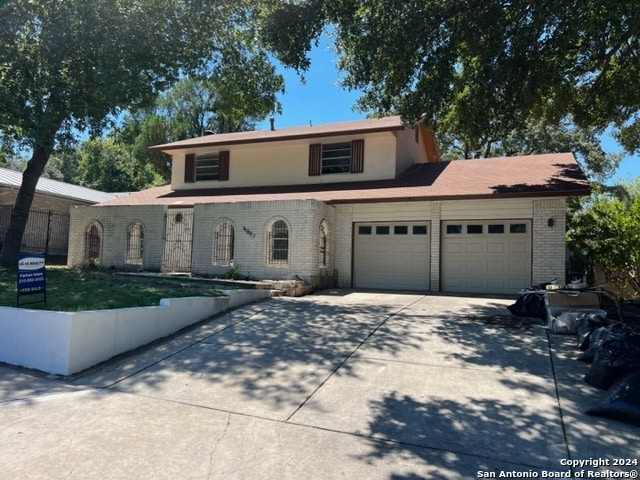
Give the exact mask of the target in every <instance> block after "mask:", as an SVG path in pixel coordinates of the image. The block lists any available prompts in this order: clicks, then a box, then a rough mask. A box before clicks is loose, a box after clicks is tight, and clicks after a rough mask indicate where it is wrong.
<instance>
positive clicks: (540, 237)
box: [532, 198, 567, 284]
mask: <svg viewBox="0 0 640 480" xmlns="http://www.w3.org/2000/svg"><path fill="white" fill-rule="evenodd" d="M566 208H567V206H566V199H565V198H553V199H544V200H534V201H533V271H532V274H533V283H534V284H538V283H544V282H549V281H551V280H553V279H557V280H558V281H559V282H561V283H564V281H565V275H566V272H565V269H566V248H565V235H566ZM551 224H552V225H551Z"/></svg>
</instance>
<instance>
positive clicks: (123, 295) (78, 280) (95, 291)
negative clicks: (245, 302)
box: [0, 266, 221, 312]
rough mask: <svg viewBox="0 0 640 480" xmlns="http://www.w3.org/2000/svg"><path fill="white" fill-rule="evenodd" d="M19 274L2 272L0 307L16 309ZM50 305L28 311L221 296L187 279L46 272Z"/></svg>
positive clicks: (101, 272) (35, 297)
mask: <svg viewBox="0 0 640 480" xmlns="http://www.w3.org/2000/svg"><path fill="white" fill-rule="evenodd" d="M16 276H17V273H16V272H12V271H10V270H7V269H3V268H0V306H4V307H15V306H16V300H17V297H16V291H17V278H16ZM46 288H47V304H46V305H45V304H44V303H42V302H40V303H33V304H29V305H25V308H32V309H39V310H56V311H65V312H79V311H82V310H102V309H107V308H125V307H144V306H152V305H158V302H159V301H160V299H161V298H169V297H191V296H218V295H220V294H221V291H220V290H219V289H218V288H219V285H215V284H213V283H212V282H207V281H197V280H192V279H190V278H188V277H175V278H164V277H162V278H161V277H139V276H132V275H122V274H118V273H116V272H111V271H104V270H78V269H70V268H66V267H55V266H49V267H47V268H46ZM41 298H43V296H42V295H40V294H34V295H26V296H22V297H21V298H20V303H21V306H22V304H24V303H26V302H32V301H34V300H39V299H41Z"/></svg>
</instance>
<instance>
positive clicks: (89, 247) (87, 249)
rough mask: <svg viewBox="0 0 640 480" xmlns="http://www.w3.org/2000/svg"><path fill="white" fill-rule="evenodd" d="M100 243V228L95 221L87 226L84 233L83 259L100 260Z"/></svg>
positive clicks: (88, 260)
mask: <svg viewBox="0 0 640 480" xmlns="http://www.w3.org/2000/svg"><path fill="white" fill-rule="evenodd" d="M101 243H102V229H101V228H100V226H99V225H98V224H97V223H92V224H91V225H89V226H88V227H87V229H86V230H85V234H84V259H85V261H87V262H93V261H96V260H100V245H101Z"/></svg>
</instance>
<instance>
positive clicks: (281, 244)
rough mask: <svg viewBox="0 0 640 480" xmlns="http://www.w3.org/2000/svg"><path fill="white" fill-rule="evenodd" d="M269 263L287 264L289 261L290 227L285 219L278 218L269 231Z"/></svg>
mask: <svg viewBox="0 0 640 480" xmlns="http://www.w3.org/2000/svg"><path fill="white" fill-rule="evenodd" d="M267 249H268V252H267V258H268V263H270V264H274V265H286V264H287V263H289V227H288V226H287V223H286V222H285V221H284V220H276V221H275V222H273V223H272V224H271V228H270V229H269V231H268V232H267Z"/></svg>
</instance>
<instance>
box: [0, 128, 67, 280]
mask: <svg viewBox="0 0 640 480" xmlns="http://www.w3.org/2000/svg"><path fill="white" fill-rule="evenodd" d="M56 132H57V128H56V129H52V131H50V132H47V133H46V134H44V135H43V136H42V138H40V139H38V141H37V142H36V146H35V148H34V150H33V155H32V156H31V160H29V163H27V168H26V170H25V171H24V173H23V174H22V184H21V185H20V190H18V196H17V198H16V202H15V205H14V206H13V211H12V212H11V220H10V221H9V229H8V230H7V233H6V234H5V236H4V242H3V244H2V252H0V267H5V268H9V269H12V270H17V269H18V254H19V253H20V249H21V248H22V236H23V235H24V231H25V228H26V226H27V220H28V219H29V211H30V210H31V204H32V203H33V197H34V196H35V192H36V185H37V184H38V180H39V179H40V176H41V175H42V172H43V171H44V167H45V165H46V164H47V161H48V160H49V157H50V156H51V152H52V151H53V145H54V141H55V135H56Z"/></svg>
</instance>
